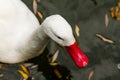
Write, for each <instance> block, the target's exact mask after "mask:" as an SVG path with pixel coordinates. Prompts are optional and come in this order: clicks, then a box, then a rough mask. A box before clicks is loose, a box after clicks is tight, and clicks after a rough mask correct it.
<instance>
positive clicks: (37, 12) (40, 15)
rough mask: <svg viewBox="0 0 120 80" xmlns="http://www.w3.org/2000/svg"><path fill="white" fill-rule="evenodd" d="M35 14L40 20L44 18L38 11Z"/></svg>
mask: <svg viewBox="0 0 120 80" xmlns="http://www.w3.org/2000/svg"><path fill="white" fill-rule="evenodd" d="M37 14H38V16H39V17H40V18H41V19H43V18H44V17H43V15H42V13H41V12H40V11H37Z"/></svg>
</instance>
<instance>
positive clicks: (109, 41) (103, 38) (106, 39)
mask: <svg viewBox="0 0 120 80" xmlns="http://www.w3.org/2000/svg"><path fill="white" fill-rule="evenodd" d="M96 36H97V37H99V38H100V39H102V40H103V41H105V42H108V43H111V44H112V43H114V41H112V40H110V39H108V38H105V37H104V36H102V35H100V34H96Z"/></svg>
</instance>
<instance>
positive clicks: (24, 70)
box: [20, 65, 30, 75]
mask: <svg viewBox="0 0 120 80" xmlns="http://www.w3.org/2000/svg"><path fill="white" fill-rule="evenodd" d="M20 67H21V69H22V70H23V72H25V73H26V74H27V75H30V72H29V70H28V69H27V68H26V67H25V66H24V65H20Z"/></svg>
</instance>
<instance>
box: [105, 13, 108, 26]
mask: <svg viewBox="0 0 120 80" xmlns="http://www.w3.org/2000/svg"><path fill="white" fill-rule="evenodd" d="M108 24H109V19H108V15H107V14H105V25H106V27H108Z"/></svg>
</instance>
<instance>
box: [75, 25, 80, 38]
mask: <svg viewBox="0 0 120 80" xmlns="http://www.w3.org/2000/svg"><path fill="white" fill-rule="evenodd" d="M75 33H76V35H77V36H80V29H79V26H78V25H77V24H76V25H75Z"/></svg>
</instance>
